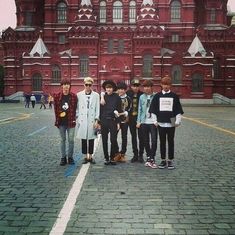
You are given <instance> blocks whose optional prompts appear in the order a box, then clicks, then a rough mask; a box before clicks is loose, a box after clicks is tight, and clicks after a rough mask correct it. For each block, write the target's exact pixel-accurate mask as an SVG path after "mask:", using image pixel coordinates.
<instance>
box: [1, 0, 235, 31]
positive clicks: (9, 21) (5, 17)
mask: <svg viewBox="0 0 235 235" xmlns="http://www.w3.org/2000/svg"><path fill="white" fill-rule="evenodd" d="M228 5H229V7H230V8H231V10H232V11H233V12H235V0H229V1H228ZM15 12H16V9H15V0H0V32H1V31H2V30H4V29H6V28H8V26H11V27H12V28H15V26H16V15H15Z"/></svg>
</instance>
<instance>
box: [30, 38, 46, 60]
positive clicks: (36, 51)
mask: <svg viewBox="0 0 235 235" xmlns="http://www.w3.org/2000/svg"><path fill="white" fill-rule="evenodd" d="M29 54H30V56H31V57H33V56H35V55H39V56H40V57H43V56H44V55H45V54H50V53H49V51H48V49H47V47H46V45H45V44H44V42H43V40H42V38H41V36H39V38H38V40H37V42H36V43H35V45H34V46H33V49H32V50H31V51H30V53H29Z"/></svg>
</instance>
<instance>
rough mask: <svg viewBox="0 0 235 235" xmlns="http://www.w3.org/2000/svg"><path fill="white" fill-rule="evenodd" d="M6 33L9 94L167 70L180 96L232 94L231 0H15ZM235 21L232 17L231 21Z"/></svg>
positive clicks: (155, 75) (234, 43)
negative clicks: (14, 24) (13, 20)
mask: <svg viewBox="0 0 235 235" xmlns="http://www.w3.org/2000/svg"><path fill="white" fill-rule="evenodd" d="M15 2H16V11H17V12H16V15H17V27H16V28H15V29H12V28H8V29H7V30H6V31H5V32H4V33H3V35H2V41H3V42H2V45H3V48H4V66H5V85H6V87H5V94H6V95H10V94H13V93H15V92H17V91H24V92H45V93H54V92H57V91H58V90H59V88H60V80H61V78H63V77H65V78H70V79H71V81H72V84H73V89H74V91H78V90H80V89H82V83H83V78H84V77H86V76H91V77H93V78H94V79H95V88H96V89H97V90H100V89H101V84H102V82H103V81H104V80H105V79H113V80H115V81H118V80H125V81H126V83H128V84H129V82H130V80H131V79H133V78H140V79H146V78H147V79H153V81H154V84H155V90H159V89H160V86H159V81H160V78H161V76H164V75H170V76H172V79H173V84H174V85H173V86H174V87H173V89H174V90H175V91H176V92H177V93H178V94H179V95H180V96H181V98H212V94H213V93H219V94H222V95H225V96H227V97H229V98H235V25H234V20H232V16H229V15H228V13H227V0H195V1H194V0H91V1H90V0H15ZM232 22H233V23H232Z"/></svg>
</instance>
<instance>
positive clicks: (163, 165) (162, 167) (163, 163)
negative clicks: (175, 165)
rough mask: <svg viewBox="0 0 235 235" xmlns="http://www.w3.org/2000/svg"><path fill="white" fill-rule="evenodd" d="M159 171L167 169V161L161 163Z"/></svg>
mask: <svg viewBox="0 0 235 235" xmlns="http://www.w3.org/2000/svg"><path fill="white" fill-rule="evenodd" d="M158 168H159V169H164V168H167V164H166V160H163V161H161V163H160V164H159V165H158Z"/></svg>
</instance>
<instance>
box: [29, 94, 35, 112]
mask: <svg viewBox="0 0 235 235" xmlns="http://www.w3.org/2000/svg"><path fill="white" fill-rule="evenodd" d="M30 101H31V104H32V107H33V109H34V106H35V104H36V97H35V95H34V94H32V95H31V96H30Z"/></svg>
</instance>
